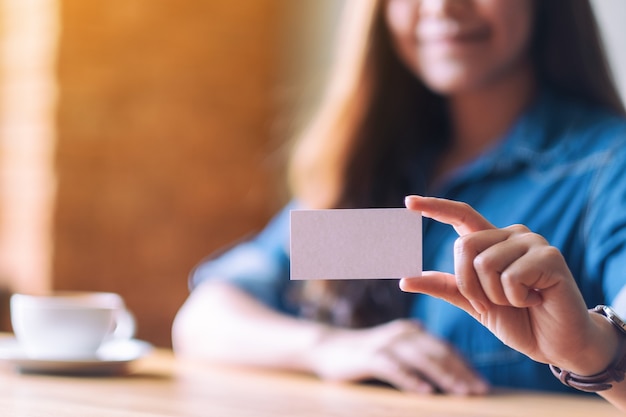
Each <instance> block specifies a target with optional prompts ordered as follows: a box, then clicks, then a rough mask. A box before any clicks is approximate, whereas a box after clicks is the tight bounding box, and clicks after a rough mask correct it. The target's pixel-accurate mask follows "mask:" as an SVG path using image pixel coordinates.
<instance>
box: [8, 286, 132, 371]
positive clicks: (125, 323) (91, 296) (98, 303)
mask: <svg viewBox="0 0 626 417" xmlns="http://www.w3.org/2000/svg"><path fill="white" fill-rule="evenodd" d="M11 324H12V326H13V332H14V333H15V337H16V339H17V341H18V342H19V344H20V346H21V348H22V349H23V350H24V353H25V354H26V355H27V356H28V357H30V358H34V359H57V360H62V359H69V360H78V359H93V358H96V357H97V352H98V349H99V348H100V347H101V346H102V345H103V344H104V343H105V342H107V341H110V340H113V339H119V338H126V339H128V338H131V337H132V336H133V335H134V333H135V320H134V318H133V316H132V314H131V313H130V312H129V311H128V310H127V309H126V307H125V305H124V301H123V300H122V297H120V296H119V295H118V294H115V293H110V292H67V291H66V292H53V293H50V294H47V295H28V294H14V295H12V296H11Z"/></svg>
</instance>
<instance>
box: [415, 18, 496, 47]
mask: <svg viewBox="0 0 626 417" xmlns="http://www.w3.org/2000/svg"><path fill="white" fill-rule="evenodd" d="M416 36H417V40H418V42H419V43H420V44H433V45H436V44H449V45H453V44H464V43H472V42H478V41H484V40H486V39H488V38H489V36H490V30H489V28H488V27H486V26H484V25H478V24H465V25H464V24H461V23H458V22H454V21H441V20H437V21H425V22H422V23H420V25H419V26H418V27H417V30H416Z"/></svg>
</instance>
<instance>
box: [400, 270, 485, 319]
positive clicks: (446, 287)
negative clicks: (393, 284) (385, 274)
mask: <svg viewBox="0 0 626 417" xmlns="http://www.w3.org/2000/svg"><path fill="white" fill-rule="evenodd" d="M400 289H401V290H402V291H405V292H415V293H422V294H428V295H431V296H433V297H436V298H441V299H443V300H445V301H447V302H449V303H451V304H454V305H455V306H457V307H459V308H462V309H463V310H465V311H467V312H468V313H470V314H472V315H474V314H476V310H475V309H474V308H473V307H472V304H471V303H470V302H469V300H468V299H467V298H465V297H464V296H463V295H462V294H461V293H460V292H459V288H458V287H457V284H456V277H455V276H454V275H453V274H448V273H445V272H438V271H424V272H423V273H422V276H420V277H412V278H402V279H401V280H400Z"/></svg>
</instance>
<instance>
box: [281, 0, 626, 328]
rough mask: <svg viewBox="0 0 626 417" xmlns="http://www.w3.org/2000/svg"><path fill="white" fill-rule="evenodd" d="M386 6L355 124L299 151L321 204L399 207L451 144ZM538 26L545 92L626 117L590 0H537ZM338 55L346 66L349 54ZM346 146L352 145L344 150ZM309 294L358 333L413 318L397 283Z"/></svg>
mask: <svg viewBox="0 0 626 417" xmlns="http://www.w3.org/2000/svg"><path fill="white" fill-rule="evenodd" d="M353 1H354V2H364V3H367V2H366V1H365V0H353ZM353 7H354V6H353ZM364 7H366V6H364ZM383 7H384V6H383V2H377V4H376V6H375V7H374V8H373V9H372V14H371V16H370V18H371V22H370V23H369V25H365V26H366V27H367V28H368V33H367V34H361V36H367V38H368V42H367V43H366V44H365V46H364V48H365V50H364V52H363V56H362V57H361V61H359V63H360V67H359V68H360V69H361V70H360V71H356V72H355V77H357V80H358V82H356V83H355V86H354V88H353V90H352V91H351V92H350V93H351V94H352V96H353V97H355V99H354V100H352V101H351V100H350V99H349V97H348V99H345V97H344V99H345V100H344V107H345V108H344V110H343V112H344V114H347V115H350V117H344V118H343V119H341V120H342V121H341V122H342V123H345V120H346V119H347V120H350V121H351V124H348V127H347V128H346V126H345V125H342V128H341V129H334V127H336V126H333V122H332V120H333V119H332V118H331V119H327V120H330V122H327V123H326V125H324V128H322V129H319V124H318V125H317V126H318V129H313V131H312V132H311V131H309V132H308V133H309V134H308V136H306V137H304V138H303V141H304V142H305V146H302V147H300V148H298V146H296V154H295V155H296V158H294V161H295V162H294V163H292V177H295V178H296V180H295V185H294V194H295V195H296V197H300V198H301V199H303V200H305V202H307V200H309V201H308V202H309V203H310V205H312V206H318V207H319V206H324V207H344V208H345V207H362V208H364V207H398V206H399V205H401V204H402V201H403V198H404V196H406V195H407V194H412V193H424V192H425V190H426V186H427V184H428V181H429V178H428V171H429V169H430V168H431V167H429V166H428V164H429V163H432V161H433V160H435V159H436V156H437V155H440V154H441V152H443V151H444V150H445V148H446V146H447V145H448V143H447V141H448V138H449V136H450V135H449V134H448V129H449V123H448V115H447V111H446V102H445V99H444V98H442V97H440V96H438V95H436V94H434V93H432V92H431V91H430V90H428V89H427V88H426V87H425V86H424V84H423V83H422V82H421V81H420V80H419V79H417V78H416V77H415V76H414V75H413V74H412V73H411V72H410V71H409V70H408V69H407V68H406V67H405V65H404V64H403V63H402V62H401V61H400V59H399V58H398V56H397V54H396V52H395V50H394V48H393V46H392V42H391V35H390V33H389V31H388V28H387V26H386V23H385V19H384V16H383ZM533 24H534V27H533V38H532V39H531V44H530V54H531V58H532V60H533V65H534V70H535V74H536V77H537V81H538V83H539V85H545V86H549V87H550V88H552V89H554V90H556V91H558V92H559V93H561V94H563V95H567V96H570V97H573V98H577V99H580V100H584V101H586V102H589V103H592V104H595V105H597V106H601V107H604V108H607V109H609V110H610V111H613V112H616V113H620V114H624V107H623V104H622V102H621V100H620V97H619V95H618V93H617V90H616V88H615V84H614V81H613V78H612V76H611V72H610V70H609V66H608V61H607V58H606V55H605V52H604V49H603V46H602V42H601V38H600V34H599V30H598V27H597V23H596V21H595V18H594V15H593V11H592V8H591V5H590V4H589V1H588V0H568V1H566V2H563V1H560V0H536V1H535V17H534V23H533ZM353 35H354V34H353ZM355 36H356V35H355ZM573 45H575V46H576V47H572V46H573ZM338 57H339V59H340V60H341V58H342V55H341V54H340V55H338ZM338 64H339V65H341V61H339V62H338ZM329 97H330V98H332V95H331V96H329ZM356 97H358V101H357V100H356ZM329 100H330V99H329ZM324 106H332V104H329V103H324V102H323V103H322V108H321V109H320V110H321V111H320V114H324ZM350 106H352V107H350ZM354 109H358V111H355V110H354ZM337 120H339V119H337ZM318 122H319V120H318ZM337 123H339V121H338V122H337ZM313 125H315V122H314V123H313ZM336 131H340V132H342V134H341V135H339V134H336V133H335V132H336ZM316 134H317V136H316ZM321 137H324V138H325V139H326V140H327V142H326V144H324V143H322V144H321V145H319V146H318V150H319V152H317V153H316V152H311V153H310V155H312V156H308V159H306V158H304V159H305V160H304V163H302V162H303V157H302V155H303V154H304V152H302V151H301V153H300V158H298V157H297V156H298V153H297V152H298V150H299V149H300V150H301V149H310V148H311V147H310V146H309V148H307V146H306V143H307V141H308V143H309V145H310V144H311V143H314V141H318V142H323V141H322V140H320V138H321ZM337 142H339V143H340V144H346V145H345V146H344V147H343V148H342V147H341V145H337ZM333 147H334V148H333ZM338 148H339V149H341V152H340V153H337V154H336V155H334V159H333V154H332V149H338ZM418 154H421V155H427V156H428V157H427V158H424V161H423V162H424V165H423V169H421V170H420V171H419V172H416V170H415V169H414V168H412V167H414V165H415V162H414V161H415V159H414V158H415V155H418ZM337 155H339V156H337ZM305 156H306V155H305ZM324 158H329V159H327V160H331V161H335V164H336V165H339V167H333V168H334V172H336V173H337V174H336V175H335V176H334V177H330V178H328V177H324V176H323V175H319V176H316V171H315V169H313V168H315V167H317V168H319V169H318V172H317V173H319V172H322V171H323V169H324V168H328V167H327V165H328V164H326V166H325V165H324V161H325V159H324ZM311 167H313V168H311ZM294 173H295V174H294ZM298 173H300V176H298ZM416 176H417V178H416ZM319 178H323V180H319V181H318V179H319ZM316 181H318V182H319V183H316ZM314 183H315V184H314ZM310 184H314V185H313V186H310ZM307 187H308V188H307ZM309 189H310V190H334V192H333V194H332V195H331V197H332V198H328V196H325V199H324V200H323V201H321V202H320V201H316V200H315V196H316V194H315V193H313V192H308V191H307V190H309ZM301 295H302V297H301V298H300V302H301V303H302V305H303V314H304V315H306V316H307V317H310V318H314V319H317V320H323V321H327V322H330V323H333V324H336V325H341V326H349V327H363V326H372V325H376V324H380V323H383V322H387V321H390V320H393V319H395V318H400V317H406V315H407V313H408V308H409V301H410V296H409V295H407V294H404V293H402V292H400V291H399V289H398V288H397V282H396V281H389V280H375V281H359V282H353V281H317V282H314V283H310V284H307V285H306V286H305V287H304V288H303V292H302V294H301Z"/></svg>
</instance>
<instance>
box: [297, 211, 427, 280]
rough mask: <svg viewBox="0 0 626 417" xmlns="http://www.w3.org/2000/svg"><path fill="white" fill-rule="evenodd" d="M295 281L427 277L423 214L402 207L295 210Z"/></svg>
mask: <svg viewBox="0 0 626 417" xmlns="http://www.w3.org/2000/svg"><path fill="white" fill-rule="evenodd" d="M290 257H291V279H292V280H309V279H376V278H403V277H415V276H420V275H421V274H422V215H421V213H419V212H415V211H410V210H407V209H404V208H398V209H337V210H292V211H291V244H290Z"/></svg>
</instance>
